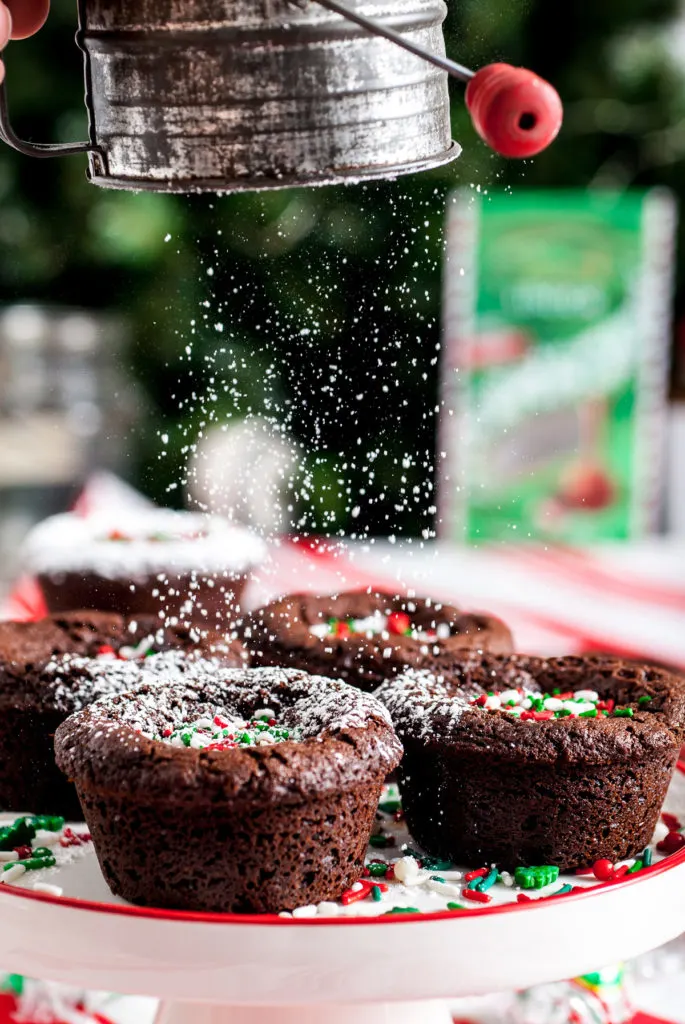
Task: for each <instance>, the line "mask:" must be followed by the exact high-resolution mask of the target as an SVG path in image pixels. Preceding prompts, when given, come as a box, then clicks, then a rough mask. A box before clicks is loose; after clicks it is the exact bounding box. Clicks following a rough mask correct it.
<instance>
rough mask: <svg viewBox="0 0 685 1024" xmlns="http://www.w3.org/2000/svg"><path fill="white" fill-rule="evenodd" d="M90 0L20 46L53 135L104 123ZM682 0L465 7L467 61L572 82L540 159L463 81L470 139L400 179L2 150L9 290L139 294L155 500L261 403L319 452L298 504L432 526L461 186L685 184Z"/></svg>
mask: <svg viewBox="0 0 685 1024" xmlns="http://www.w3.org/2000/svg"><path fill="white" fill-rule="evenodd" d="M74 6H75V5H74V4H73V3H72V2H71V0H54V6H53V11H52V14H51V17H50V20H49V22H48V25H47V26H46V28H45V29H44V30H43V31H42V32H41V33H40V34H39V35H38V36H37V37H35V38H34V39H32V40H29V41H27V42H25V43H21V44H15V45H12V46H11V47H10V48H9V50H8V52H7V65H8V83H9V95H10V106H11V110H12V115H13V120H14V123H15V128H16V129H17V130H18V131H19V133H20V134H22V135H24V136H27V137H29V138H32V139H34V140H36V141H57V140H59V141H64V140H67V139H72V138H80V137H84V136H85V132H86V127H85V114H84V110H83V103H82V72H81V59H80V54H79V52H78V51H77V49H76V47H75V46H74V43H73V34H74V28H75V17H76V15H75V10H74ZM678 6H679V5H678V4H677V2H676V0H596V2H595V3H592V4H584V3H583V4H567V5H565V6H564V7H563V8H559V6H558V5H557V4H554V3H550V2H549V0H511V2H509V3H507V4H502V3H501V2H500V0H461V2H460V3H455V2H451V3H450V4H449V15H448V20H447V30H446V35H447V48H448V52H449V53H450V54H452V55H453V56H454V57H455V58H456V59H457V60H459V61H461V62H463V63H465V64H469V65H471V66H474V67H479V66H481V65H482V64H484V63H487V62H489V61H492V60H507V61H509V62H511V63H516V64H524V65H527V66H529V67H532V68H534V69H535V70H536V71H538V72H539V73H540V74H542V75H543V76H545V77H547V78H549V79H550V80H552V81H553V82H554V83H555V84H556V85H557V87H558V88H559V91H560V92H561V94H562V96H563V98H564V101H565V104H566V121H565V126H564V129H563V131H562V134H561V136H560V138H559V140H558V141H557V143H556V144H555V145H554V146H553V147H552V148H551V149H550V150H549V151H548V152H547V153H546V154H544V155H543V156H541V157H539V158H537V159H536V160H535V161H528V162H525V163H522V164H521V163H516V164H514V163H509V164H506V163H504V162H502V161H501V160H500V159H499V158H497V157H496V156H494V155H493V154H492V153H490V152H489V151H488V150H487V148H486V147H485V146H484V145H483V144H482V143H481V142H480V140H478V139H477V138H476V137H475V135H474V132H473V129H472V127H471V125H470V122H469V119H468V116H467V115H466V113H465V111H464V106H463V93H462V90H461V89H460V87H459V86H458V85H455V86H454V88H453V104H452V106H453V121H454V135H455V138H457V139H458V140H459V141H460V142H461V143H462V145H463V146H464V154H463V155H462V157H461V159H460V160H459V161H457V163H455V164H452V165H448V166H447V167H444V168H442V169H440V170H437V171H434V172H430V173H424V174H422V175H415V176H413V177H410V178H404V179H399V180H397V181H396V182H382V183H378V184H371V185H356V186H346V187H340V188H326V189H318V190H304V189H300V190H291V191H284V192H276V193H264V194H246V195H237V196H227V197H220V198H219V197H210V196H206V197H172V196H164V195H154V194H138V195H136V194H129V193H117V192H107V191H104V190H100V189H97V188H95V187H92V186H90V185H88V184H87V183H86V181H85V176H84V159H83V158H81V157H73V158H69V159H67V160H56V161H53V162H51V163H46V162H43V161H32V160H30V159H26V158H23V157H20V156H18V155H17V154H15V153H13V152H11V151H9V150H8V149H6V148H5V147H2V149H0V301H2V302H3V303H6V302H11V301H14V300H26V299H29V300H38V301H50V302H60V303H72V304H75V305H85V306H90V307H95V308H103V307H104V308H108V309H115V310H118V311H121V312H122V313H124V314H125V316H126V317H127V318H128V320H129V322H130V323H131V325H132V328H133V332H134V338H135V344H134V347H133V350H132V352H131V363H132V368H133V370H134V372H135V373H136V375H137V376H138V377H139V379H140V380H141V381H142V383H143V384H144V386H145V389H146V391H147V394H148V395H149V400H150V404H149V410H148V416H147V419H146V421H145V422H143V423H142V424H141V426H140V428H139V429H138V431H137V433H136V436H135V438H132V439H131V446H132V450H133V453H134V460H133V462H132V474H131V475H132V477H133V479H134V481H135V482H137V483H138V484H139V485H141V486H142V487H143V488H144V489H145V490H146V491H147V492H148V493H150V494H152V495H153V496H154V497H156V498H158V499H160V500H167V501H168V500H175V501H179V500H180V499H181V496H182V491H181V489H180V488H178V487H177V488H176V489H175V490H172V491H168V490H167V488H168V487H169V485H173V483H174V482H177V481H178V480H179V479H180V478H181V476H182V473H183V466H184V463H185V459H186V457H187V452H188V444H189V442H190V441H192V439H193V438H194V436H195V434H196V433H197V431H198V430H199V429H204V426H206V425H207V424H208V423H209V422H212V421H215V422H226V421H227V420H228V419H230V418H231V417H236V416H245V415H250V414H260V415H264V416H266V417H267V418H269V419H271V420H273V421H274V422H282V423H285V424H286V426H287V428H288V430H289V431H290V432H291V433H292V435H293V436H294V437H295V438H296V439H297V440H298V441H300V442H301V443H302V446H303V448H304V450H305V451H306V452H307V456H306V466H305V479H306V485H307V486H306V487H305V490H304V493H302V494H301V495H300V505H301V508H300V513H301V514H302V515H303V517H304V519H303V522H305V523H306V524H307V525H308V526H309V527H311V528H312V529H318V530H321V529H325V530H327V531H330V532H335V531H336V530H341V529H346V528H354V529H355V530H356V531H358V532H372V533H373V532H378V533H395V532H398V533H402V532H404V533H414V534H420V533H421V532H422V531H425V530H428V529H430V527H431V524H432V520H433V515H434V508H433V497H432V493H431V487H432V477H433V472H434V469H433V464H434V447H435V424H436V404H437V377H438V348H439V340H440V319H439V318H440V294H441V262H442V249H443V219H444V210H445V201H446V197H447V195H448V194H449V192H450V191H451V190H452V189H453V188H454V187H455V186H457V185H469V184H471V185H473V186H478V187H480V188H481V189H492V188H504V187H507V188H516V189H519V188H523V187H534V186H545V187H547V186H555V185H558V186H580V187H585V186H589V187H601V186H607V187H617V188H624V187H629V186H632V185H637V186H644V185H647V184H654V183H663V184H666V185H668V186H670V187H671V188H672V189H673V190H674V191H675V192H676V193H678V194H680V193H682V192H683V191H684V190H685V175H684V174H683V162H684V160H685V89H684V88H683V77H682V74H681V69H680V67H679V66H678V55H677V53H676V54H674V53H671V52H670V51H669V50H668V48H667V44H670V45H671V46H672V48H675V42H676V34H675V33H674V32H673V31H672V30H670V28H669V26H670V21H671V19H673V18H675V16H676V10H677V8H678ZM682 56H685V43H683V47H682ZM682 56H681V60H682ZM682 285H683V280H682V271H681V274H680V280H679V291H682ZM187 348H188V350H187ZM161 433H163V434H168V435H169V441H168V443H167V444H165V445H163V444H162V442H161V441H160V440H159V434H161ZM162 448H164V451H165V453H166V454H165V455H164V456H163V457H162V456H161V455H160V453H161V451H162ZM353 508H355V515H354V517H353V518H351V510H352V509H353Z"/></svg>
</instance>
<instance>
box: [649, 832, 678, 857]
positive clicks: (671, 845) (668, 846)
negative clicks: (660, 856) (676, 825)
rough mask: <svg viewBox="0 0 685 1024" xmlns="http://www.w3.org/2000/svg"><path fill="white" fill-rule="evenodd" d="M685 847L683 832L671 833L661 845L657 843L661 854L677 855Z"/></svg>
mask: <svg viewBox="0 0 685 1024" xmlns="http://www.w3.org/2000/svg"><path fill="white" fill-rule="evenodd" d="M683 846H685V836H684V835H683V834H682V833H681V832H669V833H668V835H667V836H665V837H664V838H663V839H662V840H661V842H660V843H657V846H656V848H657V850H658V851H659V853H676V852H677V851H678V850H680V849H682V847H683Z"/></svg>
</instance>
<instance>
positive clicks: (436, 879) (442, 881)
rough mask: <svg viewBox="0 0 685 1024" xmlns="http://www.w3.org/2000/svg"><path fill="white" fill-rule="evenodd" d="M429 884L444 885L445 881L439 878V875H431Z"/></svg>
mask: <svg viewBox="0 0 685 1024" xmlns="http://www.w3.org/2000/svg"><path fill="white" fill-rule="evenodd" d="M431 882H440V883H441V884H442V885H445V879H444V878H441V877H440V875H431Z"/></svg>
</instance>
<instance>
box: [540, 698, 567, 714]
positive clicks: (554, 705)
mask: <svg viewBox="0 0 685 1024" xmlns="http://www.w3.org/2000/svg"><path fill="white" fill-rule="evenodd" d="M563 706H564V702H563V700H559V698H558V697H547V699H546V700H545V704H544V708H545V711H561V709H562V708H563Z"/></svg>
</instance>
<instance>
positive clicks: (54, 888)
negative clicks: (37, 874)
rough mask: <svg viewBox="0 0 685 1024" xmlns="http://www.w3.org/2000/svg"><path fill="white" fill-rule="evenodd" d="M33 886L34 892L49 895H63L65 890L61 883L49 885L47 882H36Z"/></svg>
mask: <svg viewBox="0 0 685 1024" xmlns="http://www.w3.org/2000/svg"><path fill="white" fill-rule="evenodd" d="M32 888H33V890H34V892H44V893H46V894H47V895H48V896H61V895H62V893H63V892H64V889H62V888H60V886H59V885H48V883H47V882H34V883H33V886H32Z"/></svg>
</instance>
